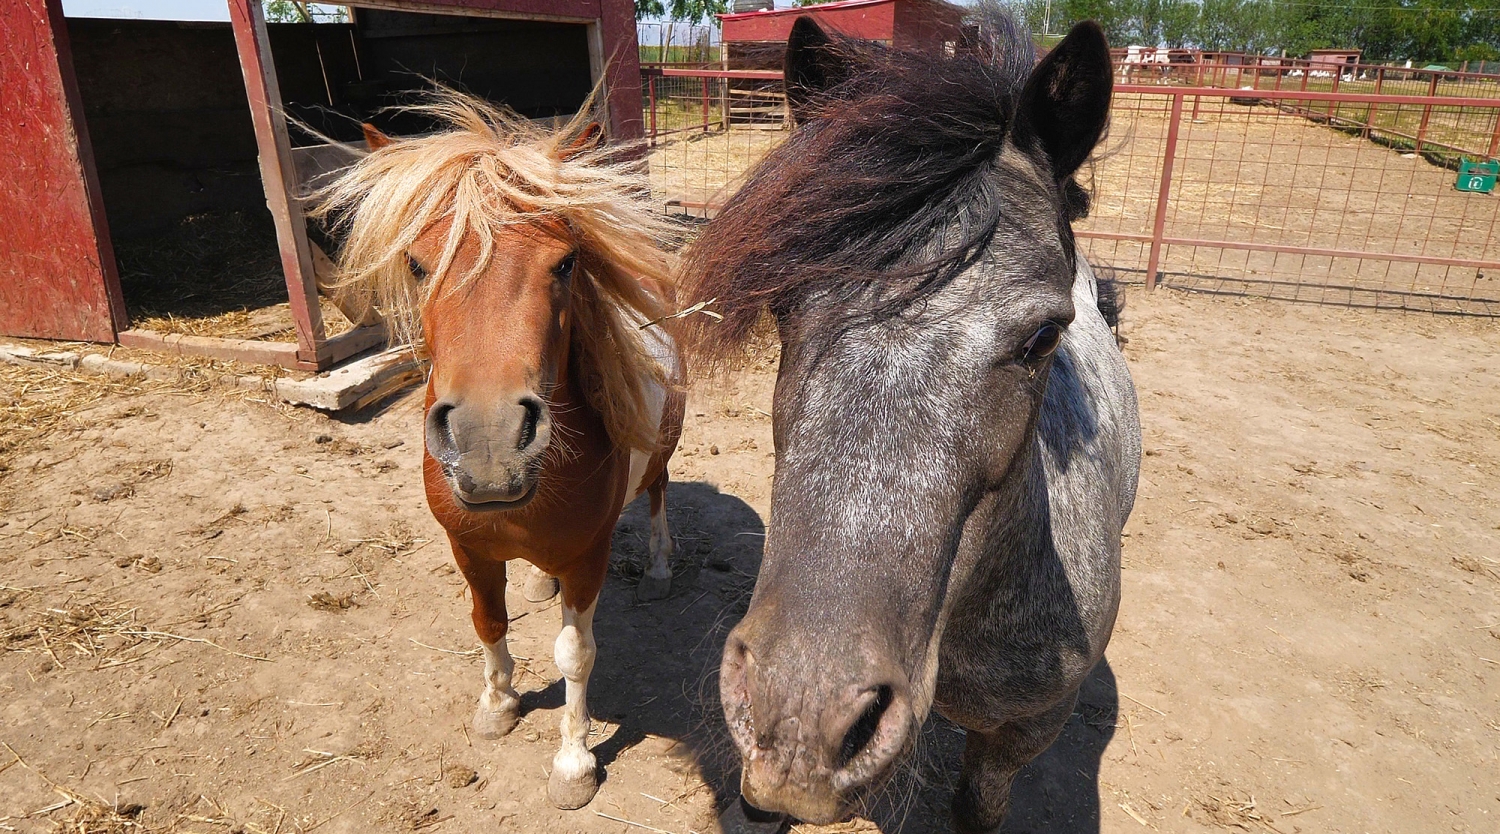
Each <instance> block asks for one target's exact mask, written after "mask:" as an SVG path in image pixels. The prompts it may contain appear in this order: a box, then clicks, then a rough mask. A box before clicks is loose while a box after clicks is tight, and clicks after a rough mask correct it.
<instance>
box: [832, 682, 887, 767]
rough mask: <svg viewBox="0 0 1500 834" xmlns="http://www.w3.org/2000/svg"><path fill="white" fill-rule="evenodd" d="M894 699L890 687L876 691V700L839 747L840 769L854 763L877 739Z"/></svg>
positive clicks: (866, 709)
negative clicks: (882, 721)
mask: <svg viewBox="0 0 1500 834" xmlns="http://www.w3.org/2000/svg"><path fill="white" fill-rule="evenodd" d="M892 699H893V698H892V694H891V688H890V687H889V686H881V687H878V688H877V689H876V691H875V699H874V700H872V701H870V704H869V706H867V707H865V711H864V713H862V714H861V715H860V716H859V720H858V721H855V722H854V726H852V727H850V728H849V732H847V733H845V734H844V741H843V743H842V744H841V745H840V746H839V758H838V763H837V767H838V768H843V767H844V766H845V765H847V764H849V763H850V762H852V761H854V758H855V757H856V756H858V755H859V754H860V753H862V752H863V751H864V749H865V747H867V746H868V745H869V744H870V740H871V739H873V738H875V733H876V731H877V730H879V729H880V718H881V716H883V715H885V711H886V709H887V708H889V707H890V705H891V701H892Z"/></svg>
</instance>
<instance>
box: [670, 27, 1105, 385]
mask: <svg viewBox="0 0 1500 834" xmlns="http://www.w3.org/2000/svg"><path fill="white" fill-rule="evenodd" d="M980 31H981V32H982V33H983V35H984V37H983V38H982V41H981V42H980V43H977V44H966V45H965V47H966V48H964V49H962V50H961V52H960V54H958V55H955V56H952V57H948V58H935V57H933V56H931V55H926V54H917V53H911V52H905V51H901V50H895V49H889V48H885V47H881V46H879V45H876V44H870V43H868V42H863V41H854V40H849V39H841V38H835V39H834V40H833V43H832V45H831V47H829V48H832V49H836V50H837V51H838V52H839V53H842V55H843V56H844V57H846V58H847V59H848V61H849V64H850V65H851V66H852V68H853V69H852V71H850V72H849V73H848V75H847V76H845V77H844V78H843V79H842V80H841V81H838V82H837V83H836V84H834V85H833V86H832V87H831V88H830V89H828V90H826V91H823V92H821V93H817V94H815V95H814V97H813V98H812V100H811V101H809V102H808V104H807V105H806V107H805V108H804V112H803V114H802V118H801V121H802V124H801V125H800V126H799V127H798V128H797V129H796V130H795V131H794V132H793V133H792V135H791V137H790V138H788V139H787V141H786V142H785V143H784V144H783V145H782V146H781V147H780V148H778V149H777V150H776V151H774V152H773V153H771V154H770V155H769V156H768V157H767V158H766V159H765V161H764V162H762V163H761V165H760V166H759V167H757V168H756V169H755V170H754V171H753V172H752V173H751V174H750V176H749V178H748V180H747V182H746V183H745V185H744V186H743V187H742V188H741V189H740V190H739V192H738V193H737V194H735V196H734V197H733V198H732V199H731V200H730V201H729V203H728V204H727V205H726V206H725V208H724V210H723V211H722V212H721V213H720V214H719V216H718V217H717V218H715V222H714V223H712V224H710V226H709V227H708V229H707V230H706V231H705V233H704V235H703V236H702V237H701V238H700V239H699V240H698V241H697V242H696V243H695V244H694V245H693V246H692V248H691V249H690V250H689V252H688V263H687V265H686V269H685V271H684V273H685V274H686V275H687V276H689V282H690V284H691V287H692V292H691V295H693V296H694V298H693V300H694V301H705V300H709V299H714V298H716V299H718V304H717V305H715V308H716V309H717V310H718V311H719V312H720V313H722V314H723V315H724V316H725V321H724V322H723V323H720V324H714V325H712V326H697V325H690V329H697V330H698V333H696V334H690V335H695V336H697V337H698V338H697V339H696V341H697V342H699V347H700V349H702V350H703V352H704V353H706V354H708V355H709V356H714V355H724V354H726V353H728V352H730V351H731V350H732V349H733V348H734V347H735V346H737V345H738V344H740V343H741V342H743V340H744V339H745V338H747V337H748V335H749V333H750V331H751V330H752V329H753V327H754V325H755V323H756V321H757V320H758V319H759V317H760V314H761V311H762V309H764V308H765V307H766V306H767V305H769V306H770V307H771V308H772V309H775V308H776V306H777V305H778V302H780V301H782V300H783V299H786V298H788V297H789V295H788V294H789V293H791V292H794V291H796V290H799V289H803V288H810V287H818V288H828V289H833V290H838V289H854V288H858V287H861V286H865V285H867V284H868V283H870V282H873V281H880V282H882V283H890V284H894V285H896V286H899V287H900V288H901V289H902V292H901V293H900V294H899V295H900V298H898V299H897V300H896V303H898V304H900V303H906V302H909V301H911V300H913V299H914V298H916V297H918V296H920V295H922V294H924V293H926V292H930V291H932V290H934V289H936V288H938V287H940V286H942V285H943V284H944V283H946V281H947V280H948V279H949V278H951V277H952V276H954V275H956V274H958V273H959V272H961V271H962V270H963V269H964V268H965V267H967V266H968V265H969V264H971V263H972V262H973V261H974V260H975V259H976V258H978V257H979V256H980V255H981V254H982V253H983V252H984V251H985V249H986V248H987V247H988V245H989V243H990V242H991V240H992V238H993V236H994V234H995V231H996V228H997V227H998V225H999V221H1000V219H1001V214H1002V212H1003V211H1005V210H1006V202H1005V200H1004V199H1003V197H1004V195H1003V194H1002V193H1001V192H1000V190H999V189H998V188H997V185H996V179H997V178H996V177H994V176H993V175H992V172H993V171H994V170H995V168H996V166H997V165H1000V164H1003V163H1002V162H1001V160H1000V151H1001V149H1002V147H1003V145H1004V142H1005V139H1006V137H1007V135H1008V133H1009V130H1010V128H1011V123H1012V120H1013V116H1014V114H1015V111H1016V108H1017V105H1018V103H1019V100H1020V96H1021V92H1022V89H1023V87H1024V85H1025V83H1026V79H1027V78H1028V76H1029V75H1030V73H1031V71H1032V68H1033V67H1034V65H1035V61H1036V56H1035V49H1034V47H1033V46H1032V43H1031V40H1030V38H1029V37H1028V36H1027V35H1026V33H1024V32H1023V31H1021V30H1020V28H1019V27H1017V26H1016V25H1015V23H1014V22H1013V21H1012V20H1011V19H1010V18H1008V17H997V16H992V17H991V18H990V19H988V20H986V21H985V22H984V25H983V26H982V27H981V29H980ZM1087 206H1088V197H1087V194H1086V193H1085V192H1084V191H1083V189H1082V188H1080V187H1079V186H1078V185H1077V184H1076V183H1074V182H1073V181H1072V180H1069V181H1068V182H1066V183H1065V184H1064V187H1063V189H1062V204H1061V205H1060V206H1059V212H1060V214H1061V215H1062V216H1063V217H1065V218H1066V219H1069V220H1071V219H1074V218H1075V217H1077V216H1082V215H1083V214H1084V213H1086V212H1087ZM1061 219H1062V217H1060V220H1061ZM1063 226H1064V230H1065V231H1066V223H1063ZM1069 239H1071V236H1070V235H1069ZM935 243H938V244H941V245H938V246H935V245H934V244H935ZM937 250H941V251H937ZM1070 254H1071V253H1070Z"/></svg>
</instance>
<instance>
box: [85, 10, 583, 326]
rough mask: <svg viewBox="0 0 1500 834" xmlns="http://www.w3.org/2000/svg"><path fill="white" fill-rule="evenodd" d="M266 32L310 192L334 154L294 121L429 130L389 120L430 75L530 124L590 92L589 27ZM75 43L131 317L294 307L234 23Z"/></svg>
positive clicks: (446, 18)
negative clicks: (507, 109)
mask: <svg viewBox="0 0 1500 834" xmlns="http://www.w3.org/2000/svg"><path fill="white" fill-rule="evenodd" d="M267 30H268V34H269V38H270V44H271V51H272V55H273V57H274V60H275V65H276V73H277V79H278V83H279V85H280V89H281V97H282V101H283V104H284V107H285V110H286V112H287V115H288V116H289V117H290V118H291V119H292V120H293V121H294V124H293V126H292V127H291V141H292V145H293V147H294V148H298V147H299V146H301V147H302V148H303V150H298V151H295V152H294V155H295V156H296V158H297V160H298V164H299V169H302V168H304V167H306V168H309V169H312V170H302V171H301V177H302V178H303V179H304V180H305V179H306V178H308V177H309V176H311V175H313V174H314V173H316V171H317V170H322V169H326V167H327V160H328V159H329V157H330V155H329V154H328V153H327V152H323V153H319V152H318V150H317V148H316V146H318V145H321V144H322V140H321V139H319V138H317V137H314V136H311V135H309V134H307V133H305V132H303V131H299V130H298V129H297V128H296V127H295V121H301V122H304V123H306V124H308V125H310V126H312V127H313V128H315V129H316V130H319V131H322V132H323V133H325V134H326V135H328V136H331V137H333V138H335V139H338V140H341V141H351V142H353V141H358V140H359V139H360V131H359V123H360V122H361V121H369V122H373V123H374V124H376V125H377V126H378V127H380V128H381V129H382V130H385V131H387V132H389V133H392V134H394V135H405V134H411V133H417V132H422V131H424V130H427V129H430V127H431V126H430V125H427V124H423V123H421V122H420V121H418V120H416V119H414V118H412V117H410V116H402V115H399V114H391V113H387V112H382V111H384V110H385V109H386V108H389V107H390V106H392V105H397V104H400V103H402V102H404V101H411V100H412V98H413V96H414V94H416V93H417V92H418V91H420V90H422V89H424V88H425V87H427V86H428V81H427V80H426V79H428V78H431V79H435V80H438V81H440V82H442V83H445V84H448V85H451V86H454V87H458V88H459V89H463V90H466V91H468V92H471V93H474V94H477V95H479V96H482V97H484V98H487V99H489V100H491V101H495V102H500V103H504V104H506V105H509V106H510V107H512V108H514V109H515V110H517V111H518V112H520V113H522V114H523V115H526V116H530V117H534V118H541V117H550V116H555V115H559V114H570V113H573V112H575V111H576V110H577V109H578V107H579V106H580V105H581V104H582V103H583V102H584V100H585V99H586V98H587V96H588V94H589V90H590V89H591V87H592V71H591V64H590V55H589V47H588V37H587V27H585V26H583V25H580V24H565V23H550V22H539V21H527V20H507V19H497V18H488V17H469V16H456V15H435V14H416V13H409V12H397V11H385V10H367V9H357V10H355V15H354V21H353V22H352V23H342V24H330V23H317V24H313V23H290V24H278V23H272V24H269V25H268V26H267ZM68 36H69V39H70V41H71V45H72V52H73V65H74V68H75V72H76V74H77V78H78V87H79V93H80V97H81V99H82V103H83V113H84V118H85V119H86V120H87V124H88V131H89V135H90V138H91V141H92V145H93V153H94V157H95V161H96V165H97V170H98V176H99V181H100V190H101V191H102V193H103V200H104V207H105V213H106V215H107V217H108V221H109V228H110V234H111V237H112V239H113V241H114V244H115V249H116V252H117V260H118V262H119V265H120V273H121V282H122V286H123V289H124V293H125V300H126V303H127V307H128V308H129V311H130V315H131V318H132V320H133V321H139V320H141V319H147V318H149V319H151V320H152V321H153V322H157V323H159V322H160V320H161V319H162V318H163V317H166V318H168V319H171V318H172V317H174V316H175V317H193V316H200V317H202V316H214V315H217V314H219V313H224V312H228V311H231V310H236V309H245V308H254V307H262V306H269V305H275V304H278V303H285V302H286V300H287V292H286V287H285V284H284V280H283V277H282V272H281V267H280V261H279V255H278V250H277V241H276V236H275V231H274V228H273V225H272V219H271V214H270V212H269V210H268V209H267V208H266V193H265V188H264V186H263V184H262V181H261V176H260V168H259V165H258V161H257V146H256V139H255V132H254V128H253V126H252V123H251V115H250V107H249V103H248V99H247V96H246V92H245V84H244V77H243V75H242V74H241V69H240V64H239V58H238V53H237V51H236V46H235V39H234V35H233V32H232V30H231V28H230V25H229V24H228V23H187V22H176V21H151V20H113V19H91V18H73V19H69V20H68ZM305 161H306V162H305ZM309 162H310V163H311V164H308V163H309ZM286 324H287V326H288V327H290V321H289V320H288V321H287V322H286ZM137 326H138V325H137ZM259 328H260V330H262V331H265V330H266V327H265V325H264V323H262V324H261V325H259ZM215 335H225V334H215ZM232 335H241V336H249V337H251V338H254V337H257V336H258V335H265V333H259V334H247V333H235V334H232Z"/></svg>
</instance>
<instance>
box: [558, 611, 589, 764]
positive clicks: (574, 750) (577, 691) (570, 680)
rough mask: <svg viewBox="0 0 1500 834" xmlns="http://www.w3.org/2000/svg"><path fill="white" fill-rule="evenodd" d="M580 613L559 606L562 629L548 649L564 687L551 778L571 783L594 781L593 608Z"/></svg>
mask: <svg viewBox="0 0 1500 834" xmlns="http://www.w3.org/2000/svg"><path fill="white" fill-rule="evenodd" d="M597 604H598V601H597V600H595V601H594V602H591V603H589V607H588V608H585V609H584V610H582V611H574V610H573V609H571V608H569V607H568V606H567V605H563V607H562V608H563V627H562V631H561V632H559V633H558V635H557V642H556V643H554V644H553V647H552V657H553V660H554V661H555V662H556V663H557V669H558V671H559V672H561V673H562V676H563V680H564V681H565V682H566V687H567V696H566V698H567V700H566V703H565V704H564V705H563V710H562V724H561V734H562V747H561V748H560V749H558V751H557V755H556V756H554V757H553V758H552V772H553V777H552V778H553V779H558V778H561V779H563V780H565V781H569V782H574V781H579V780H582V779H585V778H588V779H592V778H594V754H593V753H590V752H589V749H588V740H589V707H588V686H589V674H590V673H591V672H593V670H594V656H595V653H596V649H595V645H594V608H595V606H596V605H597Z"/></svg>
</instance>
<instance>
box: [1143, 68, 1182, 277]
mask: <svg viewBox="0 0 1500 834" xmlns="http://www.w3.org/2000/svg"><path fill="white" fill-rule="evenodd" d="M1181 126H1182V94H1181V93H1173V94H1172V115H1171V119H1170V121H1169V122H1168V124H1167V147H1166V149H1165V150H1164V151H1163V153H1162V161H1161V187H1160V188H1159V189H1157V192H1156V221H1155V222H1154V223H1153V224H1152V227H1151V255H1150V257H1149V258H1148V259H1147V261H1146V289H1148V290H1154V289H1156V275H1157V267H1158V266H1160V264H1161V245H1162V244H1161V240H1162V236H1163V232H1164V231H1165V230H1166V228H1167V201H1168V199H1170V197H1171V196H1172V163H1173V162H1174V161H1175V159H1176V156H1177V133H1178V128H1180V127H1181Z"/></svg>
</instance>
